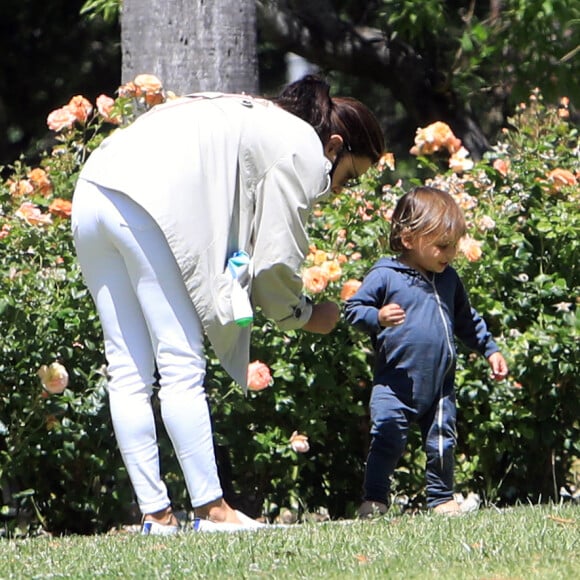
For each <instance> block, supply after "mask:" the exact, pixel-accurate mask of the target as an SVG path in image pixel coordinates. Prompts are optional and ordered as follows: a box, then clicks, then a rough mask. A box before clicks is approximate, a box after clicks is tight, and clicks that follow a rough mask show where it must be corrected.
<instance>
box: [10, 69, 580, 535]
mask: <svg viewBox="0 0 580 580" xmlns="http://www.w3.org/2000/svg"><path fill="white" fill-rule="evenodd" d="M166 98H171V95H167V94H165V92H164V91H163V88H162V86H161V84H160V83H159V82H158V80H157V79H155V78H154V77H152V76H151V75H140V76H139V77H137V78H136V79H135V80H134V81H133V82H131V83H127V84H126V85H124V86H123V87H120V89H119V96H118V97H117V98H116V99H113V98H112V97H109V96H107V95H101V96H100V97H99V98H98V99H97V102H96V103H95V104H94V105H93V104H92V103H90V102H88V101H87V100H86V99H85V98H84V97H82V96H76V97H73V99H71V101H70V102H69V103H68V104H67V105H65V106H64V107H62V108H61V109H59V110H58V112H53V113H50V114H49V115H48V119H47V123H48V125H49V126H50V127H51V128H52V129H53V130H54V131H55V132H56V139H55V142H54V146H53V147H52V148H51V150H50V151H48V152H47V153H46V154H45V155H44V156H43V158H42V159H41V161H40V163H39V164H38V166H37V167H28V166H27V165H26V163H24V162H23V161H17V162H15V163H14V164H13V166H12V167H10V168H8V171H5V174H7V175H8V178H7V179H6V180H4V181H3V182H2V183H0V274H1V276H0V335H1V336H2V340H1V342H0V351H1V356H0V482H1V484H2V485H1V489H2V496H1V498H0V499H2V501H1V502H0V504H1V506H2V507H1V509H0V513H1V514H2V515H3V516H4V518H5V519H6V520H7V521H8V527H9V528H10V530H11V531H12V532H16V531H17V529H20V530H21V531H23V532H25V531H27V526H28V527H29V528H31V529H32V528H35V527H38V526H42V527H44V528H46V529H48V530H50V531H53V532H66V531H74V532H82V533H87V532H93V531H103V530H106V529H108V528H109V527H110V526H112V525H117V524H120V523H123V522H127V521H128V518H129V515H128V514H127V510H126V508H129V507H130V506H131V505H132V499H133V498H132V495H131V488H130V485H129V482H128V478H127V476H126V473H125V471H124V468H123V466H122V463H121V460H120V457H119V453H118V451H117V449H116V445H115V442H114V438H113V434H112V427H111V423H110V419H109V414H108V409H107V403H106V391H105V383H106V378H105V373H104V370H103V369H104V366H103V365H104V362H105V361H104V357H103V350H102V340H101V335H100V327H99V323H98V320H97V317H96V314H95V311H94V306H93V304H92V301H91V300H90V297H89V295H88V293H87V290H86V288H85V287H84V284H83V282H82V279H81V276H80V272H79V269H78V267H77V265H76V260H75V256H74V252H73V247H72V242H71V235H70V224H69V216H70V199H71V196H72V192H73V188H74V183H75V181H76V177H77V175H78V171H79V169H80V167H81V166H82V163H83V162H84V160H85V159H86V157H87V155H88V154H89V153H90V152H91V151H92V150H93V149H94V148H95V147H96V146H98V144H99V143H100V142H101V140H102V139H103V138H104V137H105V136H106V135H107V134H108V133H109V132H110V131H113V130H117V127H118V126H123V125H125V124H127V123H128V122H130V121H131V120H132V119H133V118H134V117H135V116H136V115H138V114H141V113H142V112H144V111H146V110H147V109H148V108H150V107H151V106H154V105H155V104H157V103H159V102H162V101H163V100H165V99H166ZM563 104H565V106H563ZM568 104H569V103H567V101H565V100H563V101H562V103H561V104H560V106H559V107H549V106H545V105H544V103H543V102H542V99H541V95H540V94H539V93H536V94H534V95H532V97H531V99H530V101H529V103H526V104H522V105H521V106H520V107H519V109H518V111H517V114H516V116H515V117H514V119H512V121H511V122H512V127H513V128H512V129H511V130H510V131H506V132H505V133H504V135H503V136H502V139H501V141H500V142H499V143H498V144H497V145H496V146H495V147H494V148H493V150H492V151H490V152H489V153H488V154H487V156H486V158H485V159H484V160H482V161H481V162H478V163H474V162H473V161H472V160H471V159H469V155H468V154H467V152H466V151H465V150H464V149H463V148H462V144H461V142H460V141H459V140H458V139H457V138H456V137H455V136H454V135H453V133H452V132H451V131H450V129H449V128H448V127H447V126H444V125H443V124H442V123H437V124H434V126H429V127H425V128H420V129H419V130H418V131H417V138H416V141H415V145H414V148H413V151H412V152H413V154H415V155H417V162H416V164H415V165H414V167H413V170H412V172H413V174H412V175H410V174H406V175H401V174H398V173H397V171H398V170H397V168H396V167H395V161H394V159H393V158H392V156H391V155H388V154H386V155H385V156H384V157H383V159H382V160H381V162H380V163H379V165H378V168H377V169H373V170H371V171H370V172H369V173H368V175H367V176H366V177H365V179H364V181H363V184H362V186H360V187H358V188H356V189H355V190H352V191H349V192H345V193H344V194H343V195H341V196H339V197H331V198H329V199H328V200H327V201H326V202H325V203H324V204H323V205H321V206H320V207H318V208H316V210H315V212H314V216H313V220H312V221H311V228H310V234H311V242H312V245H311V248H310V252H309V254H308V256H307V257H306V261H305V264H304V269H303V279H304V283H305V288H306V289H307V290H308V292H310V293H311V294H312V297H313V299H315V300H318V299H323V298H332V299H335V300H337V301H339V302H340V301H343V300H346V299H347V298H348V297H349V296H351V295H352V293H353V292H355V291H356V289H357V287H358V285H359V284H360V281H361V280H362V278H363V276H364V274H365V273H366V271H367V270H368V269H369V268H370V266H371V265H372V264H373V263H374V262H375V260H376V259H378V258H379V257H380V256H382V255H385V254H388V253H389V250H388V243H387V240H388V232H389V219H390V216H391V214H392V210H393V208H394V205H395V202H396V200H397V199H398V197H399V196H400V195H401V194H402V193H403V191H404V190H406V189H407V188H408V187H410V186H412V185H413V184H414V183H418V178H417V176H418V175H421V176H422V178H424V177H425V176H428V183H429V184H432V185H434V186H436V187H440V188H442V189H445V190H447V191H449V192H450V193H452V195H453V196H454V197H455V199H456V200H457V202H458V203H459V204H460V205H461V207H462V208H463V209H464V211H465V213H466V216H467V219H468V222H469V233H468V236H467V237H466V238H465V239H464V240H463V242H462V245H461V252H460V256H459V257H458V259H457V261H456V267H457V268H458V270H459V271H460V274H461V275H462V277H463V279H464V281H465V283H466V286H467V287H468V289H469V291H470V295H471V299H472V302H473V305H474V306H475V307H476V308H477V309H478V310H479V311H480V312H481V313H482V314H483V315H484V316H485V318H486V320H487V321H488V324H489V326H490V328H491V330H492V332H493V334H494V336H495V337H496V338H497V340H498V342H499V344H500V346H501V348H502V350H503V351H504V353H505V355H506V357H507V358H508V361H509V363H510V377H509V378H508V380H506V381H504V382H502V383H499V384H495V383H493V382H492V381H491V380H490V377H489V371H488V368H487V366H486V363H485V361H483V360H482V359H479V358H475V357H473V355H471V354H470V353H468V352H465V351H464V350H461V354H460V360H459V365H458V373H457V386H458V402H459V423H458V431H459V441H458V449H457V457H458V462H457V470H456V471H457V484H458V488H459V490H463V491H470V490H471V491H475V492H478V493H480V494H482V495H483V496H484V497H485V498H486V499H487V500H489V501H493V502H512V501H515V500H517V499H520V500H525V499H531V500H533V501H537V500H538V499H546V498H548V497H554V498H555V497H557V496H558V490H559V487H560V486H566V485H568V484H570V483H571V481H570V480H569V479H568V478H569V470H570V466H571V464H572V462H573V460H574V458H575V457H578V455H579V448H578V446H579V440H580V437H579V424H578V421H579V419H578V417H580V397H579V390H578V383H577V376H578V374H579V371H580V369H579V368H578V359H577V339H578V326H579V324H578V315H577V305H578V263H577V262H578V259H577V256H578V239H577V238H578V230H579V225H580V224H579V217H578V215H579V213H578V202H579V191H578V179H579V177H580V176H579V174H578V157H579V145H578V135H577V129H576V128H575V127H574V126H573V125H571V124H570V123H569V120H568V118H567V116H566V114H565V112H566V111H567V107H568ZM252 332H253V346H252V360H254V361H255V363H254V364H253V366H251V368H250V369H249V373H250V374H249V376H250V377H251V378H252V383H251V384H252V386H253V389H251V392H250V393H249V394H248V396H246V397H244V395H243V394H242V391H241V389H240V388H238V387H237V386H236V385H234V384H233V383H232V381H231V380H230V379H229V377H228V376H227V375H226V374H225V373H224V371H223V370H222V369H221V367H220V366H219V364H218V363H217V360H216V359H215V357H214V355H213V353H212V352H211V350H208V355H209V365H208V373H207V392H208V396H209V399H210V402H211V408H212V414H213V420H214V425H215V438H216V443H217V455H218V462H219V468H220V475H221V477H222V481H223V484H224V489H225V493H226V496H227V498H228V499H229V500H230V501H232V503H234V504H235V505H236V506H239V507H243V508H244V509H246V510H247V511H248V512H249V513H253V514H254V515H258V514H259V513H260V512H262V513H264V512H265V513H267V514H268V515H271V516H275V515H276V513H277V512H278V511H279V510H281V509H284V508H287V507H290V508H292V509H294V510H296V511H299V512H300V511H302V510H314V509H316V508H319V507H320V508H325V509H327V510H328V511H329V512H330V514H331V515H332V516H334V517H342V516H352V515H353V513H354V509H355V507H356V505H357V504H358V501H359V493H360V488H361V483H362V475H363V467H364V460H365V456H366V450H367V446H368V437H369V435H368V431H369V424H368V423H369V420H368V412H367V404H368V399H369V395H370V388H371V368H372V356H373V355H372V351H371V348H370V344H369V341H368V340H367V338H366V337H365V336H363V335H362V334H361V333H358V332H357V331H355V330H354V329H352V328H350V327H349V326H348V325H346V324H345V323H344V322H341V323H340V324H339V325H338V327H337V329H336V331H335V332H333V333H331V334H330V335H327V336H318V335H311V334H307V333H302V332H287V333H282V332H280V331H279V330H278V329H277V328H276V327H275V326H273V325H272V323H271V322H269V321H268V320H266V319H264V318H263V317H262V315H261V314H260V313H259V312H257V313H256V317H255V323H254V327H253V331H252ZM260 361H263V362H260ZM39 369H41V371H42V372H40V375H39V374H37V373H38V372H39ZM43 385H44V386H43ZM266 387H268V388H266ZM59 392H61V394H59ZM155 408H156V410H157V402H156V401H155ZM159 429H160V431H161V432H162V431H163V426H162V423H161V422H160V421H159ZM160 440H161V454H162V464H163V469H164V472H165V473H166V474H167V476H166V480H167V483H168V486H169V488H170V491H171V494H172V497H173V500H174V502H175V505H176V507H177V508H180V507H183V508H185V509H187V508H188V507H189V506H188V501H187V497H186V493H185V486H184V484H183V481H182V479H181V475H180V471H179V469H178V466H177V464H176V461H175V458H174V457H173V455H172V452H171V449H170V446H169V442H168V439H167V437H164V436H162V437H161V438H160ZM423 462H424V457H423V453H422V451H421V449H420V444H419V436H418V433H417V431H413V432H412V433H411V441H410V444H409V446H408V451H407V453H406V454H405V456H404V458H403V460H402V462H401V465H400V466H399V468H398V469H397V472H396V476H395V485H394V491H395V493H407V494H412V495H415V496H416V499H417V502H420V501H421V498H422V492H423V485H424V483H423V474H424V464H423Z"/></svg>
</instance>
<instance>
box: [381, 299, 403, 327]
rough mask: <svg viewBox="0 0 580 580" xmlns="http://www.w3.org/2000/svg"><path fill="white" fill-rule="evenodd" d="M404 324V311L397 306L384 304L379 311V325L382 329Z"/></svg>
mask: <svg viewBox="0 0 580 580" xmlns="http://www.w3.org/2000/svg"><path fill="white" fill-rule="evenodd" d="M403 322H405V311H404V310H403V309H402V308H401V307H400V306H399V305H398V304H394V303H393V304H385V305H384V306H383V307H382V308H381V309H380V310H379V324H380V325H381V326H382V327H383V328H384V327H387V326H397V325H399V324H403Z"/></svg>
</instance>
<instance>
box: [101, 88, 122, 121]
mask: <svg viewBox="0 0 580 580" xmlns="http://www.w3.org/2000/svg"><path fill="white" fill-rule="evenodd" d="M96 103H97V111H98V112H99V115H101V117H103V120H104V121H106V122H107V123H112V124H113V125H118V124H119V123H120V122H121V120H120V119H119V117H118V116H116V115H115V114H114V113H113V107H114V106H115V99H112V98H111V97H108V96H107V95H99V96H98V97H97V101H96Z"/></svg>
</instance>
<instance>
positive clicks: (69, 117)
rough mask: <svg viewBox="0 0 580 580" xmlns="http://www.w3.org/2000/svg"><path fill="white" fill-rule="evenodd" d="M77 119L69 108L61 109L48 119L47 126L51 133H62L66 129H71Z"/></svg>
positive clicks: (51, 114) (53, 112)
mask: <svg viewBox="0 0 580 580" xmlns="http://www.w3.org/2000/svg"><path fill="white" fill-rule="evenodd" d="M76 120H77V118H76V117H75V115H74V113H73V112H72V111H71V110H70V109H69V107H61V108H60V109H56V110H54V111H52V113H50V114H49V115H48V117H47V118H46V124H47V125H48V128H49V129H50V130H51V131H56V132H57V133H58V132H59V131H62V130H64V129H70V128H71V127H72V126H73V125H74V124H75V121H76Z"/></svg>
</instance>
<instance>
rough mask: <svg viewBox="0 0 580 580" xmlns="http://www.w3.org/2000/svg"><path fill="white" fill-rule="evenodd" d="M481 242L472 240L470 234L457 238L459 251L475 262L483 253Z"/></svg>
mask: <svg viewBox="0 0 580 580" xmlns="http://www.w3.org/2000/svg"><path fill="white" fill-rule="evenodd" d="M482 243H483V242H480V241H478V240H474V239H473V238H472V237H471V236H469V235H467V236H463V237H462V238H461V240H459V251H460V252H462V253H463V254H464V255H465V257H466V258H467V259H468V260H469V261H470V262H477V260H479V259H480V258H481V255H482V254H483V252H482V250H481V246H482Z"/></svg>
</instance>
